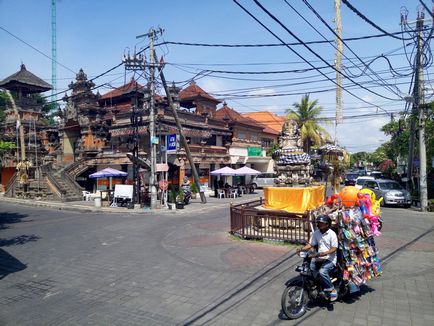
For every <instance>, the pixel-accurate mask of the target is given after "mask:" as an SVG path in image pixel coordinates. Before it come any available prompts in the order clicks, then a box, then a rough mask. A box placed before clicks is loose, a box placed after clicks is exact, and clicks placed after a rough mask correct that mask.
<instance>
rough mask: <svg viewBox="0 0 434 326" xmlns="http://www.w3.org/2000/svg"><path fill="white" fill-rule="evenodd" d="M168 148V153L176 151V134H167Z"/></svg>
mask: <svg viewBox="0 0 434 326" xmlns="http://www.w3.org/2000/svg"><path fill="white" fill-rule="evenodd" d="M166 137H167V139H166V149H167V153H168V154H170V153H176V148H177V143H178V142H177V139H176V138H177V137H176V134H171V135H167V136H166Z"/></svg>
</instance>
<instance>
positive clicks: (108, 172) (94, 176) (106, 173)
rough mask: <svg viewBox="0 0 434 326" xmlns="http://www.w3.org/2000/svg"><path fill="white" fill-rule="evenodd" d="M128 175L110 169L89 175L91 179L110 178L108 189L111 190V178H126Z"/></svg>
mask: <svg viewBox="0 0 434 326" xmlns="http://www.w3.org/2000/svg"><path fill="white" fill-rule="evenodd" d="M127 175H128V173H127V172H124V171H119V170H116V169H112V168H105V169H103V170H101V171H98V172H95V173H92V174H90V175H89V178H91V179H99V178H110V186H109V189H110V190H111V189H112V177H126V176H127Z"/></svg>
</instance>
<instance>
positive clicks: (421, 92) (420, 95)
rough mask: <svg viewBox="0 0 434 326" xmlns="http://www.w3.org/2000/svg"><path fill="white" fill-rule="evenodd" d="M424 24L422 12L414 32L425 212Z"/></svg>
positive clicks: (421, 183) (421, 202)
mask: <svg viewBox="0 0 434 326" xmlns="http://www.w3.org/2000/svg"><path fill="white" fill-rule="evenodd" d="M423 23H424V13H423V11H421V12H419V13H418V17H417V22H416V30H417V57H416V69H417V80H418V87H417V93H418V94H417V96H416V101H417V102H416V103H417V108H418V111H419V116H418V122H419V124H418V127H419V195H420V209H421V211H422V212H425V211H426V209H427V206H428V188H427V181H426V145H425V96H424V80H423V64H424V61H423V59H424V58H423V45H424V42H423V39H422V30H423Z"/></svg>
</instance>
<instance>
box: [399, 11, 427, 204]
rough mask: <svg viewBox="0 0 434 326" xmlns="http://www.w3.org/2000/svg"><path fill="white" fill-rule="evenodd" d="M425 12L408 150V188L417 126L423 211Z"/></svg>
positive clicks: (419, 33) (419, 29) (419, 20)
mask: <svg viewBox="0 0 434 326" xmlns="http://www.w3.org/2000/svg"><path fill="white" fill-rule="evenodd" d="M424 16H425V15H424V12H423V11H418V13H417V20H416V39H417V41H416V66H415V85H414V90H413V107H412V113H411V117H410V142H409V151H408V167H407V178H408V188H410V189H411V188H412V170H413V158H414V146H415V143H416V142H415V134H416V132H415V131H416V126H417V131H418V138H419V200H420V207H421V211H423V212H424V211H426V209H427V206H428V188H427V174H426V144H425V109H426V104H425V96H424V78H423V67H424V45H425V43H426V42H427V41H428V40H426V41H424V39H423V29H424V18H425V17H424ZM401 24H408V22H407V16H406V15H401Z"/></svg>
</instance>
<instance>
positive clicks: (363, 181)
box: [355, 176, 375, 189]
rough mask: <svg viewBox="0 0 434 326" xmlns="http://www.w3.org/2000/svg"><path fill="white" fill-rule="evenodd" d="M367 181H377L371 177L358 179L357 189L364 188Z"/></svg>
mask: <svg viewBox="0 0 434 326" xmlns="http://www.w3.org/2000/svg"><path fill="white" fill-rule="evenodd" d="M367 180H375V178H374V177H369V176H363V177H358V178H357V179H356V184H355V186H356V188H357V189H362V188H363V184H364V183H365V181H367Z"/></svg>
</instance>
